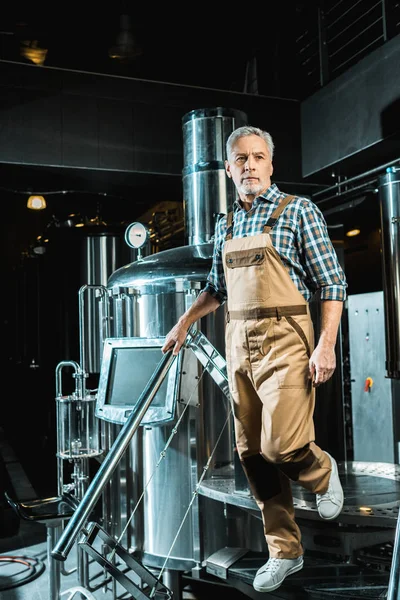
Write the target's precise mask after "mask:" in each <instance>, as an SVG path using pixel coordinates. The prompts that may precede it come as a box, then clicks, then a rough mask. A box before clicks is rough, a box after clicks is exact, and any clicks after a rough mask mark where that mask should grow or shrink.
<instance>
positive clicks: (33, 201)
mask: <svg viewBox="0 0 400 600" xmlns="http://www.w3.org/2000/svg"><path fill="white" fill-rule="evenodd" d="M26 206H27V207H28V208H30V209H31V210H43V209H44V208H46V206H47V204H46V200H45V199H44V198H43V196H37V195H36V194H33V195H32V196H29V198H28V202H27V204H26Z"/></svg>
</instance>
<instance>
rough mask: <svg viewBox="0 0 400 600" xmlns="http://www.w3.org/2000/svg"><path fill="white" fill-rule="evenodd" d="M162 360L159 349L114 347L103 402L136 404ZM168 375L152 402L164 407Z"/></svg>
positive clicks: (120, 404)
mask: <svg viewBox="0 0 400 600" xmlns="http://www.w3.org/2000/svg"><path fill="white" fill-rule="evenodd" d="M161 359H162V354H161V349H160V348H151V347H148V348H113V350H112V352H111V362H110V370H109V378H108V386H107V393H106V397H105V404H109V405H113V406H130V407H133V406H135V404H136V402H137V401H138V399H139V398H140V395H141V394H142V392H143V391H144V389H145V388H146V386H147V384H148V383H149V381H150V378H151V376H152V375H153V373H154V371H155V370H156V367H157V365H158V363H159V362H160V360H161ZM167 388H168V377H166V378H165V379H164V381H163V382H162V384H161V386H160V388H159V390H158V391H157V393H156V395H155V396H154V398H153V400H152V401H151V405H152V406H153V407H154V406H164V405H165V401H166V394H167Z"/></svg>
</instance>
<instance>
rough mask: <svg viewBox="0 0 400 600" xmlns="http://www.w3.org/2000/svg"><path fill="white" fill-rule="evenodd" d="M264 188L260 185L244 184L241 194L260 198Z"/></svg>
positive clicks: (241, 187)
mask: <svg viewBox="0 0 400 600" xmlns="http://www.w3.org/2000/svg"><path fill="white" fill-rule="evenodd" d="M262 190H263V188H262V186H261V185H260V184H259V183H242V184H241V186H240V188H239V192H240V193H241V194H244V195H245V196H258V195H259V194H260V193H261V192H262Z"/></svg>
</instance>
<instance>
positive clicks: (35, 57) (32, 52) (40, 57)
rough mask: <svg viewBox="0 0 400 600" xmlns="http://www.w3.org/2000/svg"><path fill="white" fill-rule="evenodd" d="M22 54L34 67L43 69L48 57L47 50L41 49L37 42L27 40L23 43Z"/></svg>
mask: <svg viewBox="0 0 400 600" xmlns="http://www.w3.org/2000/svg"><path fill="white" fill-rule="evenodd" d="M20 54H21V56H23V57H24V58H27V59H28V60H30V61H31V62H33V64H34V65H37V66H38V67H42V66H43V65H44V61H45V60H46V56H47V48H40V47H39V45H38V41H37V40H32V41H31V40H26V41H23V42H21V47H20Z"/></svg>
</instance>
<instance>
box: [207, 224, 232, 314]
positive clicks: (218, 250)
mask: <svg viewBox="0 0 400 600" xmlns="http://www.w3.org/2000/svg"><path fill="white" fill-rule="evenodd" d="M225 230H226V218H222V219H220V221H219V222H218V225H217V228H216V233H215V240H214V252H213V260H212V265H211V269H210V272H209V274H208V276H207V282H206V285H205V287H204V288H203V291H204V292H208V293H209V294H210V295H211V296H213V297H214V298H216V299H217V300H218V302H219V303H220V304H223V303H224V302H225V301H226V299H227V292H226V283H225V275H224V267H223V262H222V251H223V245H224V238H225Z"/></svg>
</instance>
